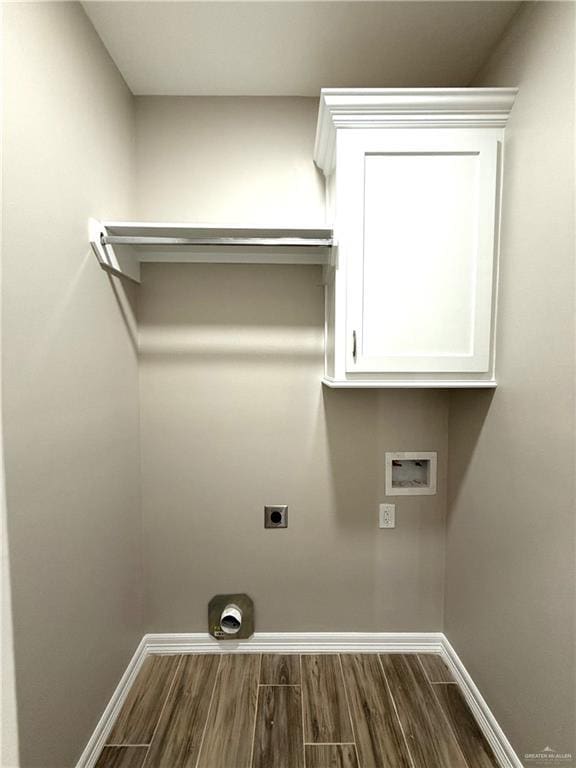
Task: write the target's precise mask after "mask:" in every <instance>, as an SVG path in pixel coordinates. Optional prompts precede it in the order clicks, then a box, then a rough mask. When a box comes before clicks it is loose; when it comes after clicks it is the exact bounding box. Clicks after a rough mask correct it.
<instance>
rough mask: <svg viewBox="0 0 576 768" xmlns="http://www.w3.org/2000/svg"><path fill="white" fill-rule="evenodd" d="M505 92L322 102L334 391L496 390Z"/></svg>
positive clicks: (318, 153)
mask: <svg viewBox="0 0 576 768" xmlns="http://www.w3.org/2000/svg"><path fill="white" fill-rule="evenodd" d="M515 93H516V91H515V89H448V90H438V89H425V90H412V89H410V90H396V89H394V90H390V89H386V90H378V89H354V90H342V89H327V90H324V91H322V97H321V106H320V115H319V121H318V131H317V139H316V148H315V160H316V163H317V164H318V166H319V167H320V168H321V169H322V170H323V172H324V174H325V175H326V179H327V188H328V205H329V211H330V217H331V219H332V221H331V222H330V223H332V225H333V229H334V240H335V243H336V247H335V248H334V251H333V258H332V260H331V263H330V265H329V266H328V267H327V268H326V371H325V379H324V382H325V383H326V384H328V385H329V386H335V387H366V386H372V387H385V386H391V387H401V386H415V387H425V386H433V387H442V386H446V387H462V386H474V387H477V386H495V381H496V380H495V370H494V362H495V361H494V358H495V350H494V334H495V320H496V296H497V266H498V230H499V217H500V186H501V177H502V159H503V158H502V143H503V133H504V126H505V124H506V119H507V117H508V114H509V112H510V109H511V107H512V104H513V101H514V96H515Z"/></svg>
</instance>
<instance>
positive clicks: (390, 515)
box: [380, 504, 396, 528]
mask: <svg viewBox="0 0 576 768" xmlns="http://www.w3.org/2000/svg"><path fill="white" fill-rule="evenodd" d="M380 528H396V504H380Z"/></svg>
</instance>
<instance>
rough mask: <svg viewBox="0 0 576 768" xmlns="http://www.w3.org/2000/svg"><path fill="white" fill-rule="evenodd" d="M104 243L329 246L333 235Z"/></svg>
mask: <svg viewBox="0 0 576 768" xmlns="http://www.w3.org/2000/svg"><path fill="white" fill-rule="evenodd" d="M100 242H101V243H102V245H240V246H250V245H252V246H254V245H256V246H262V245H264V246H288V247H306V246H308V247H310V246H312V247H318V248H329V247H330V246H331V245H332V242H333V241H332V238H331V237H310V238H306V237H133V236H130V235H102V237H101V238H100Z"/></svg>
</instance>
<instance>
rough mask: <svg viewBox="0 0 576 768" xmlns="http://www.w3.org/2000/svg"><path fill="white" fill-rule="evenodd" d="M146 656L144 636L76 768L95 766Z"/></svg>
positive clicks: (91, 767)
mask: <svg viewBox="0 0 576 768" xmlns="http://www.w3.org/2000/svg"><path fill="white" fill-rule="evenodd" d="M147 655H148V651H147V649H146V635H144V637H143V638H142V640H140V642H139V643H138V647H137V648H136V650H135V651H134V655H133V656H132V658H131V659H130V661H129V663H128V666H127V667H126V671H125V672H124V674H123V675H122V677H121V678H120V682H119V683H118V685H117V686H116V690H115V691H114V693H113V694H112V698H111V699H110V701H109V702H108V705H107V706H106V709H105V710H104V713H103V715H102V717H101V718H100V720H99V721H98V725H97V726H96V728H95V729H94V733H93V734H92V736H91V737H90V740H89V742H88V744H86V748H85V750H84V751H83V752H82V754H81V755H80V760H78V762H77V763H76V768H93V766H94V765H95V764H96V761H97V760H98V757H99V756H100V752H101V751H102V747H103V746H104V744H105V743H106V739H107V738H108V734H109V733H110V731H111V730H112V726H113V725H114V721H115V720H116V717H117V716H118V713H119V712H120V708H121V706H122V704H123V703H124V700H125V699H126V696H127V695H128V691H129V690H130V688H131V687H132V683H133V682H134V680H135V679H136V675H137V674H138V671H139V670H140V667H141V666H142V663H143V661H144V659H145V658H146V656H147Z"/></svg>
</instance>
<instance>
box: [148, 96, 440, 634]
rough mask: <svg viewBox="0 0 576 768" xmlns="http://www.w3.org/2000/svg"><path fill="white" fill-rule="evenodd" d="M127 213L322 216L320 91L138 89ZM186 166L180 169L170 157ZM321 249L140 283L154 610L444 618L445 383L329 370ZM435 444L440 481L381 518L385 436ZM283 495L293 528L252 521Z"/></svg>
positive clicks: (409, 443) (405, 620)
mask: <svg viewBox="0 0 576 768" xmlns="http://www.w3.org/2000/svg"><path fill="white" fill-rule="evenodd" d="M137 115H138V126H137V135H138V145H137V157H138V159H139V162H138V173H139V183H138V194H139V203H138V205H139V215H140V216H143V217H145V216H147V215H153V212H154V211H160V212H161V214H163V215H164V216H165V217H166V218H195V219H198V220H204V221H218V220H219V221H222V220H227V219H228V220H231V221H234V220H240V221H254V222H258V221H259V220H260V221H264V222H267V223H272V222H280V223H284V224H290V223H293V224H294V223H298V222H299V221H305V222H308V223H312V222H314V221H316V222H318V221H322V217H323V214H324V208H323V198H322V195H321V191H322V187H321V186H319V177H318V174H317V171H316V170H315V168H314V165H313V163H312V147H313V142H314V131H315V123H316V115H317V102H316V100H314V99H289V98H288V99H241V98H240V99H238V98H221V99H203V98H187V99H186V98H184V99H176V98H164V99H162V98H151V99H150V98H144V99H140V98H138V99H137ZM176 169H178V170H176ZM323 317H324V315H323V291H322V287H321V270H320V268H319V267H298V266H284V267H281V266H230V265H176V264H175V265H153V264H150V265H145V266H144V269H143V282H142V286H141V287H140V290H139V296H138V320H139V324H140V334H141V337H140V343H141V366H140V393H141V418H142V477H143V480H142V483H143V485H142V488H143V517H144V562H145V569H146V579H145V581H146V590H147V602H146V621H147V627H148V629H150V630H151V631H158V632H174V631H205V629H206V606H207V603H208V600H209V599H210V597H211V596H212V595H213V594H215V593H218V592H220V591H247V592H249V593H250V594H251V595H252V597H253V598H254V599H255V601H256V606H257V627H258V629H259V630H261V631H262V630H264V631H266V630H268V631H274V630H277V631H282V630H291V631H297V630H354V629H356V630H391V631H394V630H399V631H400V630H435V629H440V628H441V626H442V592H443V587H442V584H443V557H444V554H443V538H444V512H445V493H446V483H445V467H446V447H447V444H446V441H447V399H446V396H445V394H444V393H441V392H440V393H439V392H392V391H389V392H383V393H379V392H377V391H340V392H337V391H330V390H326V389H323V388H322V385H321V383H320V379H321V376H322V332H323ZM410 449H415V450H419V449H420V450H438V451H439V460H440V462H439V463H440V481H439V488H440V492H439V493H438V495H437V496H428V497H425V496H424V497H412V498H404V499H399V500H398V501H397V528H396V529H395V530H393V531H381V530H379V529H378V507H377V505H378V502H379V501H383V500H384V452H385V451H386V450H410ZM275 503H286V504H288V505H289V507H290V512H289V515H290V524H289V528H288V530H286V531H266V530H264V528H263V507H264V504H275Z"/></svg>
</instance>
